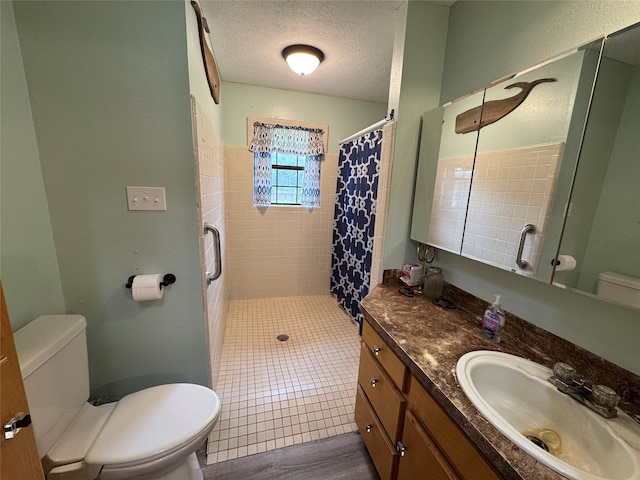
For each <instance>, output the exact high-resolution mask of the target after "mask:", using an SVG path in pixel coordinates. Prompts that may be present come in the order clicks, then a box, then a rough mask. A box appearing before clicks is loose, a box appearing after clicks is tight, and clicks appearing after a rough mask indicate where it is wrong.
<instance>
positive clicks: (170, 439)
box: [14, 315, 220, 480]
mask: <svg viewBox="0 0 640 480" xmlns="http://www.w3.org/2000/svg"><path fill="white" fill-rule="evenodd" d="M86 325H87V323H86V320H85V318H84V317H83V316H81V315H44V316H41V317H38V318H36V319H35V320H33V321H32V322H31V323H29V324H27V325H25V326H24V327H22V328H21V329H20V330H18V331H17V332H15V333H14V338H15V342H16V349H17V351H18V359H19V361H20V369H21V371H22V378H23V379H24V386H25V391H26V394H27V400H28V402H29V409H30V414H31V419H32V421H33V428H34V433H35V437H36V443H37V447H38V452H39V453H40V457H41V458H42V464H43V467H44V470H45V475H46V478H47V480H92V479H100V480H124V479H149V480H196V479H197V480H202V472H201V471H200V468H199V465H198V461H197V458H196V454H195V451H196V449H197V448H198V447H200V446H201V445H202V443H203V442H204V441H205V439H206V438H207V436H208V435H209V432H210V431H211V429H212V428H213V426H214V424H215V422H216V420H217V418H218V415H219V413H220V398H219V397H218V395H217V394H216V393H215V392H214V391H213V390H211V389H210V388H207V387H203V386H201V385H195V384H187V383H176V384H167V385H159V386H156V387H151V388H147V389H144V390H141V391H139V392H135V393H132V394H129V395H127V396H125V397H124V398H122V399H121V400H120V401H118V402H114V403H108V404H104V405H100V406H94V405H91V404H90V403H88V402H87V399H88V398H89V366H88V360H87V341H86Z"/></svg>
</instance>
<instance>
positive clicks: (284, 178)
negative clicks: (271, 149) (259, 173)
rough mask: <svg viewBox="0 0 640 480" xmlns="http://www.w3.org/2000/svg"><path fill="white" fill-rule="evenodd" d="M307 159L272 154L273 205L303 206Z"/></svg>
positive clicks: (297, 156)
mask: <svg viewBox="0 0 640 480" xmlns="http://www.w3.org/2000/svg"><path fill="white" fill-rule="evenodd" d="M305 164H306V157H303V156H299V155H287V154H284V153H272V154H271V205H302V192H303V185H304V166H305Z"/></svg>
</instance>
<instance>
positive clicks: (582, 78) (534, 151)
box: [462, 44, 600, 283]
mask: <svg viewBox="0 0 640 480" xmlns="http://www.w3.org/2000/svg"><path fill="white" fill-rule="evenodd" d="M599 45H600V44H597V46H596V49H595V50H593V47H594V46H593V45H591V44H590V45H587V46H585V47H582V48H580V49H577V50H574V51H572V52H569V53H567V54H564V55H562V56H560V57H557V58H555V59H554V60H553V61H550V62H547V63H545V64H542V65H540V66H537V67H535V68H531V69H528V70H526V71H524V72H521V73H518V74H516V75H515V76H514V77H512V78H509V79H507V80H505V81H503V82H500V83H498V84H495V85H493V86H491V87H488V88H487V89H486V91H485V97H484V104H483V105H484V107H483V111H482V118H481V125H482V124H484V123H485V117H490V116H492V115H493V118H497V117H499V114H500V113H501V112H498V113H497V114H496V113H495V112H494V110H499V109H500V108H503V109H509V108H513V105H514V104H515V102H518V101H520V102H521V103H520V104H517V105H516V107H515V108H514V109H513V110H510V111H509V112H508V113H507V114H506V115H504V116H502V117H499V118H498V119H497V120H496V121H495V122H494V123H490V124H487V125H486V126H483V127H482V129H481V130H480V135H479V138H478V148H477V151H476V156H475V164H474V169H473V183H472V188H471V194H470V197H469V207H468V212H467V220H466V226H465V233H464V238H463V246H462V255H463V256H465V257H468V258H472V259H474V260H478V261H481V262H483V263H486V264H489V265H493V266H495V267H498V268H501V269H504V270H509V271H512V272H516V273H518V274H520V275H525V276H529V277H532V278H537V279H539V280H542V281H544V282H547V283H548V282H550V281H551V276H552V272H553V266H552V263H551V260H553V259H554V258H555V254H556V249H557V245H558V242H559V237H558V236H557V235H556V236H554V235H550V234H548V228H547V227H548V226H552V225H549V224H550V222H551V223H555V224H557V225H556V226H557V227H560V228H555V229H554V228H552V229H551V231H554V230H560V229H561V225H562V222H563V219H564V212H563V209H564V206H565V205H566V200H567V195H568V192H569V190H570V186H571V178H570V177H571V176H572V175H571V174H572V173H573V170H574V166H575V160H574V161H573V162H572V161H571V159H572V158H574V159H575V158H577V155H576V154H575V153H573V154H572V151H575V150H576V148H577V146H578V145H579V142H580V137H581V133H582V128H583V126H584V121H585V118H586V106H587V105H588V102H589V96H590V91H591V86H592V85H593V80H594V74H595V66H596V62H595V61H593V60H597V54H598V53H599ZM581 86H584V87H588V88H581ZM514 92H516V93H515V94H514ZM523 97H524V98H523ZM492 107H493V110H492ZM493 118H489V119H488V120H487V122H488V121H490V120H493ZM572 123H573V124H574V130H575V131H577V132H579V133H578V134H577V135H575V134H574V135H573V136H570V132H571V125H572ZM565 147H568V148H565ZM565 149H566V153H567V155H566V159H565V158H564V157H565V156H564V155H563V154H564V152H565ZM561 160H562V163H565V164H566V165H565V171H566V170H567V168H568V170H569V173H570V174H569V175H564V177H565V178H564V179H563V181H562V182H558V179H559V174H560V171H561V170H560V164H561ZM556 186H557V188H556ZM556 192H557V193H558V195H557V197H556V195H555V194H556ZM563 192H564V194H563ZM554 201H555V202H556V203H557V204H558V205H559V206H561V207H562V208H558V207H557V208H556V209H557V210H558V215H556V216H555V217H554V218H553V219H550V213H551V207H552V203H553V202H554ZM554 237H555V238H554ZM545 245H548V246H550V248H547V249H544V246H545Z"/></svg>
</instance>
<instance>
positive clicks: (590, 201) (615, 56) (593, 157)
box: [553, 24, 640, 309]
mask: <svg viewBox="0 0 640 480" xmlns="http://www.w3.org/2000/svg"><path fill="white" fill-rule="evenodd" d="M639 132H640V24H636V25H634V26H631V27H629V28H627V29H625V30H622V31H620V32H617V33H615V34H612V35H610V36H609V37H608V38H607V39H606V40H605V45H604V50H603V55H602V60H601V62H600V68H599V73H598V78H597V81H596V85H595V89H594V94H593V100H592V104H591V111H590V112H589V118H588V121H587V126H586V129H585V135H584V141H583V147H582V151H581V153H580V159H579V163H578V166H577V170H576V175H575V182H574V186H573V192H572V194H571V200H570V204H569V208H568V214H567V217H566V223H565V226H564V232H563V234H562V241H561V243H560V248H559V254H560V255H566V256H571V257H573V259H575V265H576V267H575V268H571V265H569V266H568V268H569V269H565V268H562V261H561V263H560V265H559V266H558V267H557V268H556V272H555V274H554V276H553V283H554V284H555V285H558V286H561V287H569V288H572V289H575V290H577V291H580V292H583V293H586V294H588V295H596V294H598V279H599V276H600V275H601V274H603V273H604V274H605V276H606V275H608V274H607V272H608V273H611V274H613V276H614V277H615V279H616V280H617V281H618V283H619V284H620V287H622V288H621V289H620V290H622V291H624V290H625V289H626V290H627V295H625V296H624V297H613V296H611V298H605V295H606V293H603V292H600V296H599V297H598V298H604V299H606V300H608V301H612V302H614V303H617V304H619V305H623V306H627V307H631V308H636V309H640V298H639V297H640V293H639V292H640V291H639V290H634V288H637V286H636V287H634V285H637V283H638V282H640V280H638V279H640V253H638V252H639V250H638V248H639V247H640V159H639V158H638V153H639V152H640V135H639ZM562 258H563V257H560V260H562ZM564 258H567V257H564Z"/></svg>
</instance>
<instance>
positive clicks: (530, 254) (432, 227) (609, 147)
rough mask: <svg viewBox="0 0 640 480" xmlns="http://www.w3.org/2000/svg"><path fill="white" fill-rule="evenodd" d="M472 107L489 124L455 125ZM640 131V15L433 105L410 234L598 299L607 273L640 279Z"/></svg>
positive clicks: (424, 119) (428, 115)
mask: <svg viewBox="0 0 640 480" xmlns="http://www.w3.org/2000/svg"><path fill="white" fill-rule="evenodd" d="M540 80H543V81H540ZM533 82H539V83H537V84H536V85H535V86H534V87H533V88H531V89H530V91H529V92H528V95H527V96H526V98H525V99H524V100H523V101H522V102H521V103H520V104H518V105H517V107H516V108H514V109H513V110H511V111H510V112H509V113H507V114H506V115H504V116H502V117H500V118H498V119H497V120H494V118H496V117H498V116H499V115H495V111H494V110H495V109H494V107H495V106H496V105H500V103H499V101H500V100H504V101H505V102H508V101H509V100H508V99H509V98H510V97H513V96H514V95H517V94H518V92H521V91H523V90H524V88H526V87H527V86H529V85H531V84H532V83H533ZM495 101H498V102H495ZM491 102H493V103H491ZM478 106H482V108H481V109H479V110H476V113H478V112H479V113H478V116H477V117H473V116H474V115H475V114H476V113H474V112H471V113H468V112H469V111H470V110H471V109H473V108H475V107H478ZM465 112H467V113H465ZM461 113H464V114H465V115H466V116H467V117H469V116H470V117H472V118H475V119H476V121H477V122H478V125H480V126H481V127H480V128H477V129H475V130H471V129H472V128H473V126H469V125H467V130H470V131H469V132H468V133H456V119H457V118H458V122H460V120H459V118H460V117H459V115H460V114H461ZM463 116H464V115H463ZM491 116H492V117H491ZM489 117H491V118H489ZM463 120H464V119H463ZM467 120H468V119H467ZM485 120H486V121H487V124H486V125H485V124H484V123H485ZM491 120H494V121H493V122H492V123H491V122H490V121H491ZM459 130H460V129H459ZM638 132H640V24H636V25H633V26H631V27H628V28H626V29H624V30H621V31H619V32H615V33H613V34H611V35H608V36H606V37H603V38H601V39H598V40H596V41H593V42H590V43H588V44H585V45H582V46H580V47H578V48H576V49H573V50H572V51H569V52H566V53H564V54H562V55H559V56H557V57H555V58H553V59H551V60H549V61H547V62H544V63H542V64H540V65H537V66H535V67H532V68H529V69H526V70H524V71H522V72H519V73H517V74H514V75H510V76H508V77H507V78H505V79H503V80H500V81H497V82H494V83H493V84H491V85H489V86H487V87H485V88H483V89H482V90H481V91H480V92H476V93H473V94H470V95H467V96H465V97H463V98H461V99H459V100H456V101H454V102H451V103H449V104H446V105H443V106H441V107H438V108H436V109H434V110H431V111H429V112H426V113H425V114H424V115H423V117H422V137H421V144H420V156H419V162H418V173H417V179H416V190H415V196H414V208H413V220H412V226H411V238H412V240H414V241H417V242H420V243H425V244H428V245H432V246H434V247H436V248H439V249H443V250H447V251H449V252H453V253H455V254H458V255H462V256H465V257H468V258H472V259H474V260H477V261H480V262H483V263H486V264H489V265H493V266H496V267H498V268H502V269H505V270H509V271H511V272H514V273H517V274H520V275H526V276H528V277H531V278H534V279H537V280H540V281H543V282H546V283H553V284H554V285H557V286H559V287H561V288H569V289H573V290H576V291H578V292H580V293H586V294H588V295H591V296H595V294H596V284H597V280H598V276H599V274H601V273H602V272H615V273H618V274H623V275H626V276H629V277H630V278H632V279H638V278H640V254H639V253H638V245H640V197H639V196H638V192H640V161H639V159H638V155H637V152H639V151H640V135H638ZM528 225H532V226H533V227H532V228H529V229H527V228H528V227H527V226H528ZM534 229H535V230H534ZM559 255H560V256H570V257H572V258H573V259H575V267H572V268H571V269H568V270H567V269H564V268H561V267H557V266H556V264H557V263H558V261H557V259H558V258H562V257H558V256H559ZM598 298H600V297H598ZM605 300H606V299H605ZM607 301H609V300H607ZM622 306H625V307H630V308H634V307H632V306H629V305H622Z"/></svg>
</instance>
